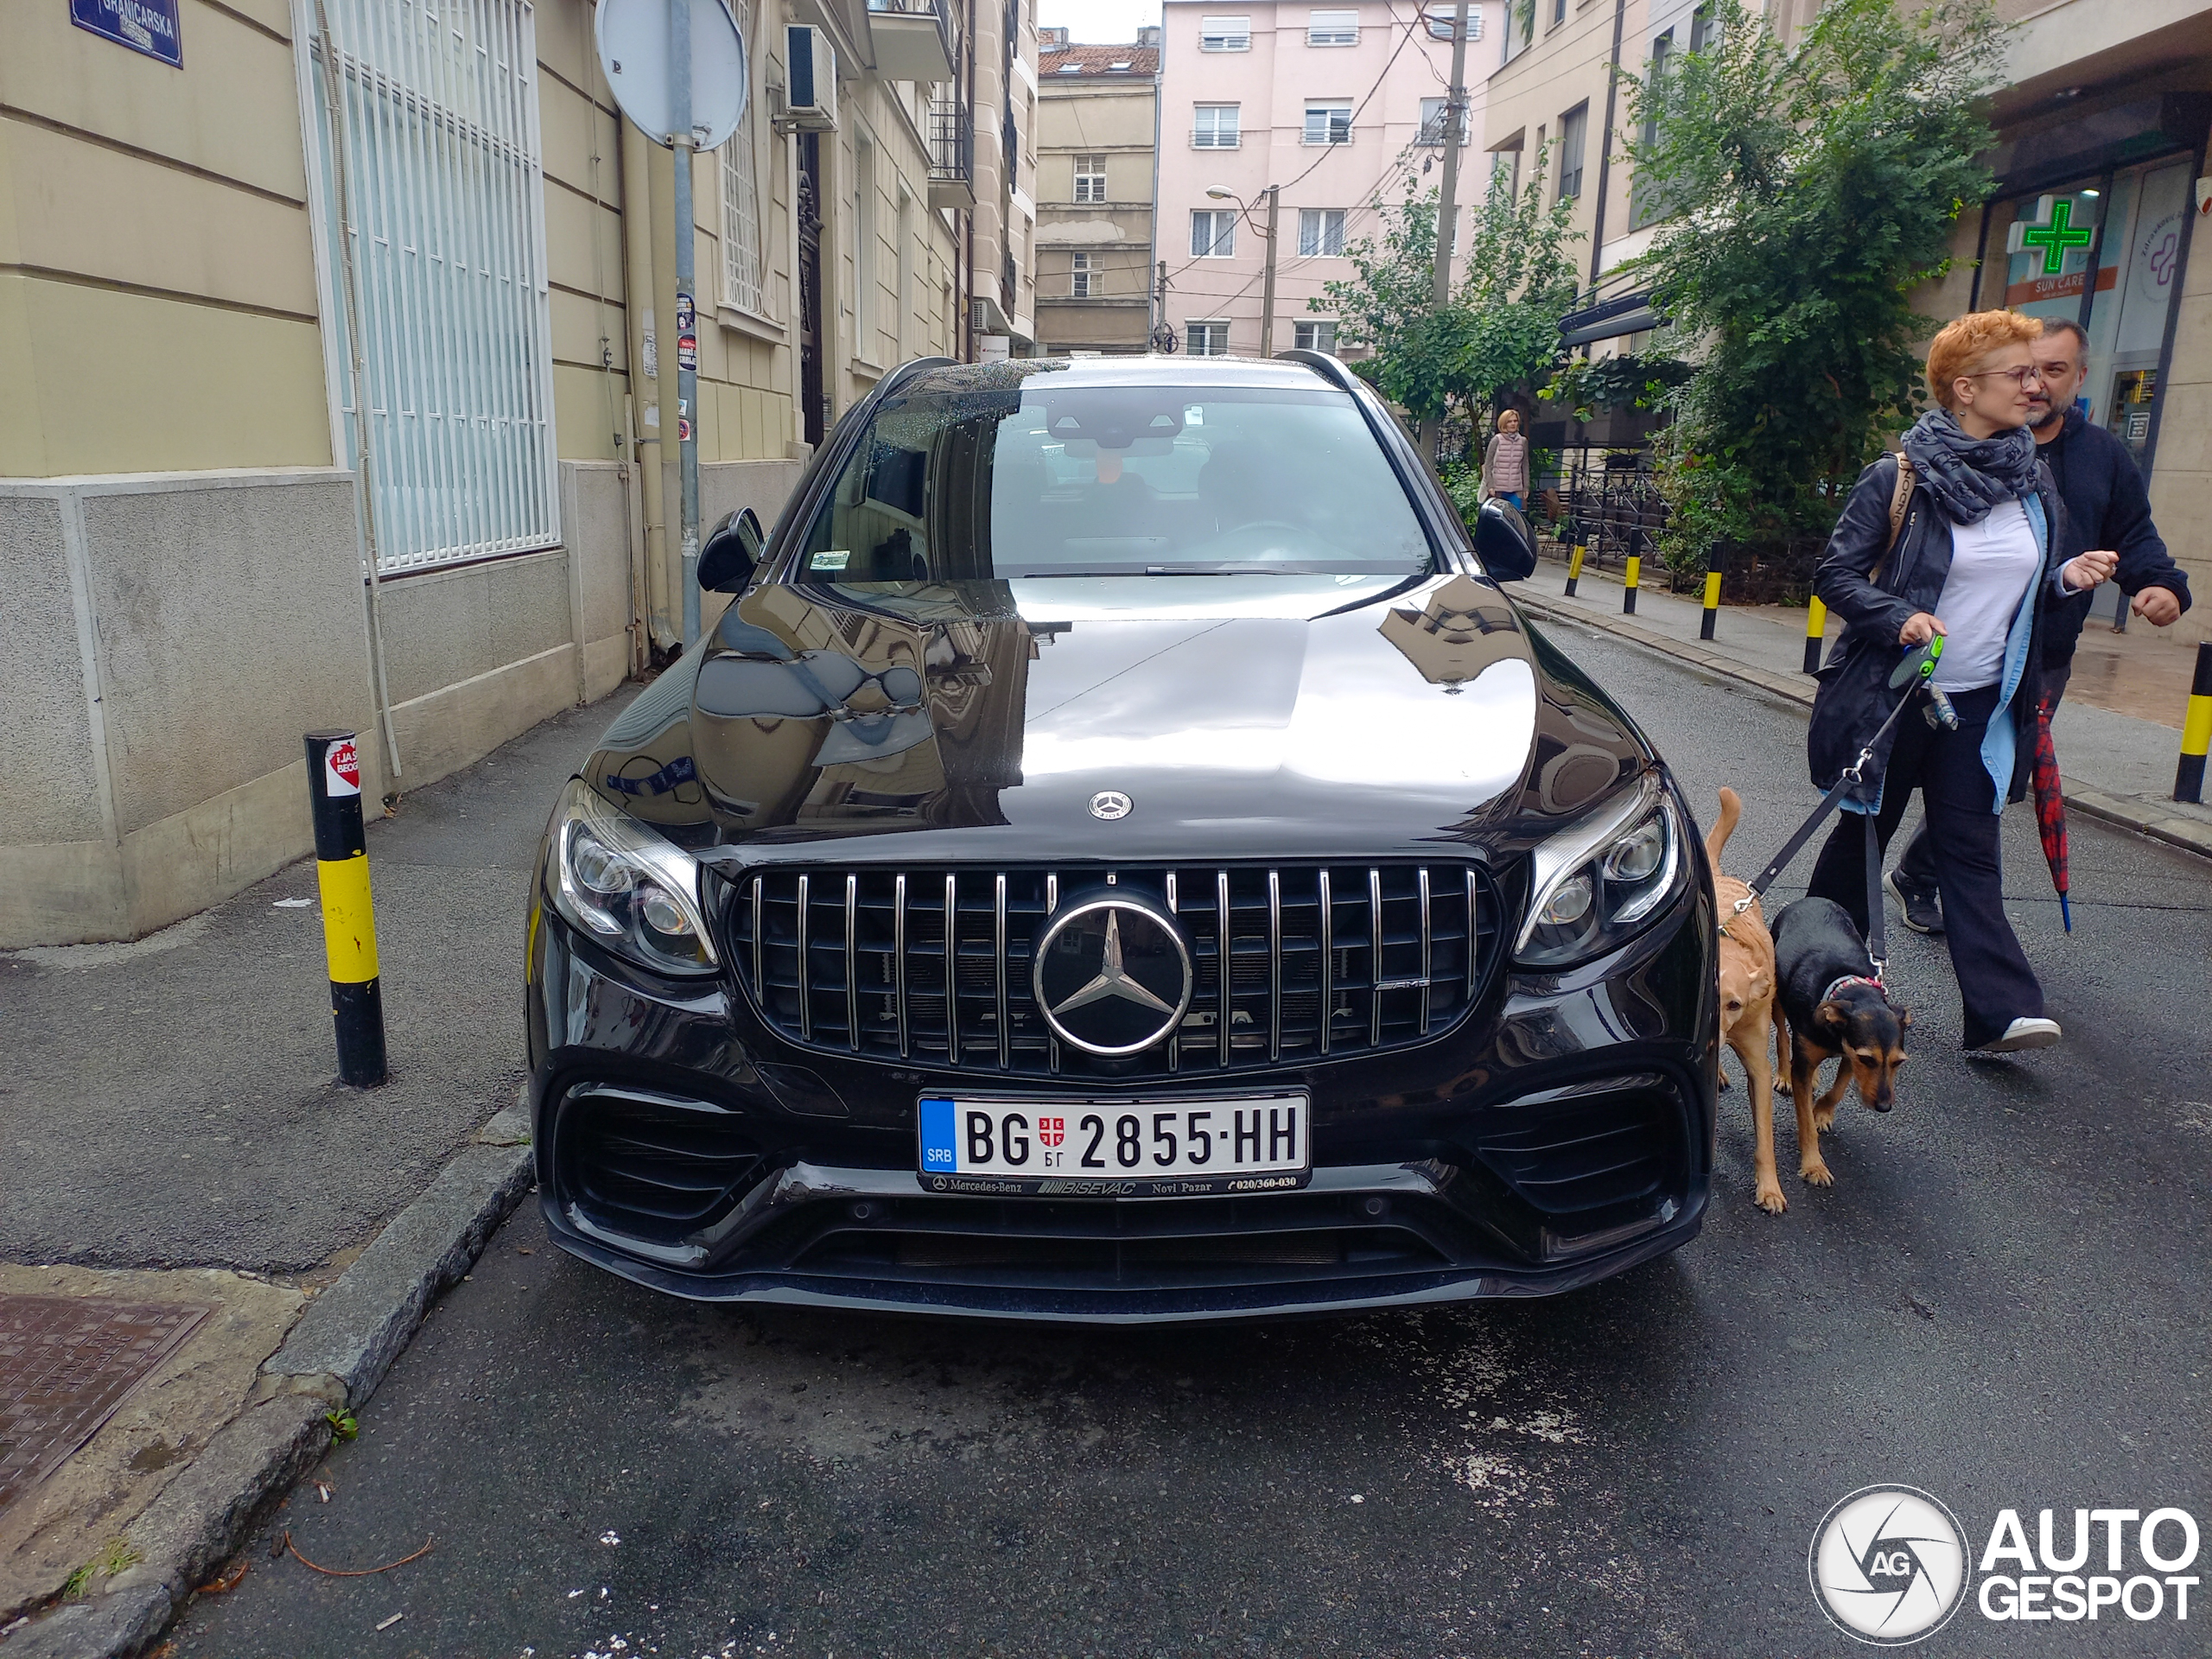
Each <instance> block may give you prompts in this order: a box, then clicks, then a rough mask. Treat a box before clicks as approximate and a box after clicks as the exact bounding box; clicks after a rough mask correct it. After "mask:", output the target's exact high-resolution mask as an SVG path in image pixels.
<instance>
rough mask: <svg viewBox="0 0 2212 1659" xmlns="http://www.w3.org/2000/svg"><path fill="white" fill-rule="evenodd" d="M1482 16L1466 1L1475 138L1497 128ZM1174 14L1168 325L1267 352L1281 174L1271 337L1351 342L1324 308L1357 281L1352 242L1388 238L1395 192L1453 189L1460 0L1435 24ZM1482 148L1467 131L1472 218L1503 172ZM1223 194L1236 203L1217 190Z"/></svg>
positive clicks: (1324, 16) (1166, 88) (1278, 11)
mask: <svg viewBox="0 0 2212 1659" xmlns="http://www.w3.org/2000/svg"><path fill="white" fill-rule="evenodd" d="M1483 10H1484V8H1483V7H1482V6H1479V5H1470V6H1469V7H1468V9H1467V11H1468V28H1469V32H1470V35H1471V36H1472V39H1471V41H1470V44H1469V46H1468V48H1467V67H1466V77H1467V79H1468V80H1469V81H1470V82H1471V85H1470V86H1469V87H1468V92H1467V98H1468V105H1469V107H1468V112H1467V115H1466V118H1465V121H1464V122H1463V123H1462V129H1461V130H1462V133H1463V135H1465V134H1472V135H1477V136H1479V135H1480V133H1481V132H1482V130H1483V105H1482V98H1483V73H1484V69H1486V68H1487V67H1488V66H1489V63H1490V58H1491V56H1494V55H1495V53H1494V49H1493V48H1488V47H1486V45H1485V44H1484V36H1485V31H1484V29H1483V16H1482V14H1483ZM1162 11H1163V17H1162V22H1163V24H1164V26H1165V30H1166V35H1165V40H1164V42H1163V55H1162V59H1161V68H1160V183H1159V193H1158V196H1157V204H1158V205H1157V210H1156V211H1157V213H1158V220H1157V224H1158V232H1157V235H1158V252H1157V261H1158V263H1157V264H1155V266H1154V282H1155V284H1157V283H1158V282H1159V280H1160V274H1161V272H1162V270H1164V271H1165V275H1166V292H1165V295H1164V296H1163V297H1162V298H1161V300H1160V316H1161V318H1162V320H1163V321H1166V324H1167V325H1168V327H1171V328H1173V330H1174V332H1175V335H1176V340H1177V348H1178V349H1179V350H1181V351H1185V352H1190V353H1194V354H1196V355H1198V356H1221V355H1225V354H1232V353H1233V354H1237V355H1250V354H1255V353H1257V352H1258V351H1259V349H1260V332H1261V328H1260V325H1261V312H1262V303H1261V296H1262V291H1263V287H1264V283H1263V277H1264V268H1265V265H1266V263H1267V252H1268V242H1267V237H1266V234H1265V232H1266V229H1267V197H1266V191H1267V189H1268V186H1270V185H1279V186H1281V206H1280V211H1279V214H1278V218H1277V225H1278V230H1277V237H1278V239H1279V241H1280V244H1281V246H1280V248H1279V250H1278V252H1277V257H1276V272H1275V304H1274V341H1273V347H1274V350H1276V351H1279V352H1280V351H1284V350H1287V349H1288V348H1290V347H1291V346H1312V347H1315V348H1318V349H1320V350H1323V351H1334V350H1336V349H1337V342H1336V337H1335V334H1336V331H1335V322H1334V318H1333V314H1332V313H1331V312H1329V311H1327V310H1323V311H1319V312H1317V311H1314V310H1312V309H1310V308H1308V303H1307V302H1308V301H1309V300H1312V299H1316V298H1321V297H1323V296H1322V289H1323V285H1324V284H1325V283H1329V282H1331V281H1337V280H1344V279H1348V278H1350V277H1351V276H1352V275H1353V270H1352V264H1351V261H1350V260H1349V259H1347V258H1345V257H1344V249H1345V248H1346V247H1347V246H1349V245H1352V244H1355V243H1357V242H1358V241H1360V240H1361V239H1362V238H1369V237H1375V236H1377V235H1378V234H1379V232H1380V228H1381V220H1380V218H1379V215H1378V213H1377V210H1376V202H1377V199H1378V196H1379V197H1380V198H1381V200H1383V201H1386V202H1395V201H1399V200H1403V199H1404V198H1405V197H1406V195H1407V194H1408V193H1409V192H1427V191H1428V190H1433V189H1435V188H1438V187H1439V186H1440V184H1441V182H1442V180H1443V174H1444V168H1443V162H1444V149H1443V140H1444V137H1445V136H1446V135H1445V133H1444V120H1443V110H1444V106H1445V101H1446V97H1447V94H1448V92H1449V90H1450V78H1451V68H1452V42H1451V39H1450V32H1451V23H1450V19H1451V16H1452V11H1451V8H1450V7H1449V6H1448V5H1445V4H1442V3H1440V0H1428V14H1427V15H1428V16H1433V17H1434V18H1435V19H1436V20H1437V22H1436V23H1435V24H1434V25H1433V27H1432V26H1431V25H1430V24H1428V23H1427V22H1425V20H1424V15H1423V13H1422V12H1421V10H1417V9H1416V8H1415V7H1414V5H1412V4H1409V3H1403V0H1368V3H1363V4H1338V5H1334V6H1316V5H1313V4H1306V3H1300V4H1287V3H1254V4H1249V5H1245V4H1238V5H1236V6H1234V7H1231V6H1230V5H1224V4H1223V3H1221V0H1166V3H1165V5H1164V6H1163V8H1162ZM1439 36H1441V37H1442V38H1438V37H1439ZM1480 159H1481V151H1480V149H1479V148H1478V146H1475V145H1471V144H1468V143H1465V140H1464V137H1463V141H1462V145H1461V148H1460V150H1459V191H1458V195H1459V202H1460V204H1461V208H1462V212H1463V213H1464V211H1465V204H1466V203H1468V202H1469V201H1471V200H1477V199H1478V194H1479V192H1480V191H1481V190H1482V189H1483V188H1484V185H1485V184H1486V182H1487V176H1488V175H1487V170H1486V169H1485V168H1482V167H1480V166H1478V162H1479V161H1480ZM1209 188H1220V189H1222V190H1224V191H1227V192H1228V193H1229V194H1230V199H1227V200H1224V199H1219V198H1214V197H1210V196H1209V195H1208V194H1207V191H1208V190H1209ZM1455 275H1456V273H1455ZM1155 291H1157V290H1155Z"/></svg>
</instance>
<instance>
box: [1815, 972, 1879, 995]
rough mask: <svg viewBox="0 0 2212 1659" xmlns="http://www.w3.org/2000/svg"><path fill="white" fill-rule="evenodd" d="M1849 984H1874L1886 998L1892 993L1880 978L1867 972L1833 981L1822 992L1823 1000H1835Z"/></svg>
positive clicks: (1848, 975)
mask: <svg viewBox="0 0 2212 1659" xmlns="http://www.w3.org/2000/svg"><path fill="white" fill-rule="evenodd" d="M1847 985H1872V987H1873V988H1875V989H1876V990H1878V991H1879V992H1881V993H1882V995H1883V996H1884V997H1885V998H1886V997H1887V996H1888V995H1889V994H1890V993H1889V988H1887V987H1886V986H1885V985H1884V984H1883V983H1882V982H1881V981H1880V980H1878V979H1870V978H1869V977H1867V976H1866V975H1865V974H1846V975H1844V976H1842V977H1841V978H1840V979H1837V980H1835V981H1834V982H1831V983H1830V984H1829V986H1828V988H1827V989H1826V990H1825V991H1822V992H1821V1001H1823V1002H1827V1001H1833V1000H1834V996H1835V994H1836V993H1837V992H1838V991H1840V990H1841V989H1842V988H1844V987H1845V986H1847Z"/></svg>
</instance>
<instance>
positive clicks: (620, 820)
mask: <svg viewBox="0 0 2212 1659" xmlns="http://www.w3.org/2000/svg"><path fill="white" fill-rule="evenodd" d="M547 863H548V864H549V866H550V868H548V869H547V871H546V873H545V877H546V880H545V885H546V886H547V887H548V888H549V889H550V891H551V893H552V895H553V904H554V907H555V908H556V909H557V910H558V911H559V912H561V914H562V915H563V916H565V917H567V918H569V921H571V922H573V923H574V924H575V925H576V926H578V927H580V928H582V930H583V931H585V932H586V933H587V934H588V935H589V936H590V937H591V938H594V939H596V940H597V941H598V942H599V943H600V944H603V945H605V946H606V947H607V949H608V950H612V951H613V952H614V953H615V954H616V955H618V956H622V957H628V958H629V959H630V960H631V961H632V962H635V963H639V964H641V965H642V966H644V967H647V968H651V969H653V970H654V971H655V972H657V973H663V974H705V973H712V972H713V971H714V970H715V963H716V961H717V958H716V957H715V944H714V940H713V938H711V937H710V936H709V934H708V932H707V920H706V916H705V914H704V912H702V911H701V909H700V908H699V866H698V862H697V861H696V860H695V859H694V858H693V857H692V856H691V855H690V854H689V853H687V852H685V851H684V850H683V849H682V848H681V847H678V846H677V845H676V844H675V843H674V842H671V841H669V840H667V839H666V838H664V837H663V836H658V835H655V834H654V833H653V832H652V830H651V829H647V828H645V826H644V825H643V824H640V823H637V822H635V821H634V820H632V819H631V818H628V817H625V816H624V815H623V814H622V813H620V812H619V811H617V810H615V809H614V808H613V807H611V806H609V805H608V804H607V803H606V802H605V801H603V800H601V798H599V796H598V795H596V794H594V792H593V791H592V790H591V788H590V786H589V785H587V784H585V783H584V782H583V780H582V779H575V780H573V781H571V782H570V784H569V787H568V789H567V791H566V792H564V793H563V795H562V797H561V804H560V805H559V807H557V808H556V810H555V811H554V814H553V833H552V836H551V837H550V848H549V850H548V854H547Z"/></svg>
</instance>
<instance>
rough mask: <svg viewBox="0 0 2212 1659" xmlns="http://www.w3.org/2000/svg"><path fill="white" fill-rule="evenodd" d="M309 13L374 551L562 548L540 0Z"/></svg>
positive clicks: (347, 391)
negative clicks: (355, 329) (362, 422)
mask: <svg viewBox="0 0 2212 1659" xmlns="http://www.w3.org/2000/svg"><path fill="white" fill-rule="evenodd" d="M310 16H311V17H313V18H315V19H316V20H317V27H316V29H315V32H314V35H313V36H312V40H311V44H310V46H309V53H310V57H309V75H310V79H311V80H312V83H313V91H314V95H315V121H314V122H313V124H312V130H313V132H314V143H315V147H316V149H317V152H318V153H317V155H316V156H315V162H314V164H315V167H316V168H317V172H318V176H319V181H320V184H321V192H320V194H321V207H322V208H323V211H324V213H325V214H326V219H325V223H326V226H327V229H328V232H329V235H330V238H331V241H332V246H333V250H334V252H333V257H332V259H331V261H330V262H329V263H330V264H331V265H332V266H333V267H334V269H333V270H330V271H329V272H328V273H327V277H326V287H327V292H326V293H325V295H324V296H323V314H324V315H325V317H326V318H327V319H328V320H329V321H328V327H329V329H330V332H331V335H332V344H333V347H334V349H332V350H331V352H330V353H329V359H330V362H331V365H332V368H333V371H334V373H333V380H334V385H335V386H336V388H337V393H338V404H339V408H340V412H341V415H342V417H343V421H344V424H345V428H346V431H345V434H344V436H345V439H346V442H345V453H346V454H348V455H352V454H355V453H356V449H355V445H354V440H355V432H354V429H353V423H354V422H355V420H356V419H357V418H358V408H359V405H361V404H365V405H366V408H367V410H368V416H369V421H370V428H369V437H370V448H371V463H372V464H371V483H372V496H371V501H370V510H371V512H372V514H373V522H374V524H375V527H376V545H377V563H378V568H379V569H385V570H407V569H422V568H423V567H425V566H429V565H435V564H444V563H452V562H454V561H456V560H461V559H474V558H484V557H486V556H492V555H495V554H502V553H517V552H523V551H526V550H531V549H535V548H542V547H551V546H556V545H557V544H558V543H559V542H560V539H561V529H560V493H559V483H558V476H557V472H556V462H555V454H554V447H553V438H554V434H553V390H552V372H553V353H552V336H551V320H550V310H549V302H548V297H547V290H546V277H545V216H544V215H545V207H544V179H543V166H542V156H541V151H540V148H539V143H538V122H537V83H536V79H535V77H536V73H537V30H536V22H535V18H534V15H533V11H532V8H531V5H530V4H529V3H528V0H321V3H319V4H317V5H316V6H315V7H314V8H313V10H311V12H310ZM325 17H327V29H328V30H329V35H330V46H331V48H332V49H331V51H330V53H329V54H328V57H329V60H328V61H326V54H325V49H324V41H323V39H322V33H321V30H322V28H323V27H324V25H323V24H322V23H321V22H320V20H321V19H322V18H325ZM333 68H334V70H335V75H334V79H335V80H336V84H337V97H336V99H335V102H336V104H337V105H338V111H339V121H338V124H337V130H333V124H332V118H331V105H332V102H333V99H332V98H331V80H332V79H333V75H332V70H333ZM340 145H342V155H340V154H338V153H336V152H337V150H338V149H339V147H340ZM341 163H342V165H341ZM340 178H342V179H343V180H344V186H345V188H344V200H339V194H340V193H339V190H338V188H337V186H338V181H339V180H340ZM348 259H350V261H351V263H352V266H353V292H354V294H355V295H357V296H358V297H359V305H360V314H361V315H360V317H359V340H360V350H361V354H362V358H363V360H364V367H365V379H366V385H365V396H363V397H357V396H356V389H355V387H354V385H353V362H352V354H351V352H350V351H349V350H347V349H346V346H345V345H344V344H343V343H342V342H345V341H346V340H349V338H350V334H351V331H349V330H348V329H347V328H346V314H345V307H346V283H345V282H344V281H343V280H342V278H341V274H340V270H337V269H336V267H337V266H339V265H340V264H341V263H342V262H344V261H346V260H348Z"/></svg>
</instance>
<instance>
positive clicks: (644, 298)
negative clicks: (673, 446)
mask: <svg viewBox="0 0 2212 1659" xmlns="http://www.w3.org/2000/svg"><path fill="white" fill-rule="evenodd" d="M651 155H652V140H651V139H649V138H647V137H645V134H644V133H642V132H640V131H639V130H638V129H637V127H636V125H635V124H633V123H632V121H631V120H630V118H628V117H627V116H625V117H623V118H622V261H623V286H624V288H625V289H626V294H625V298H626V301H627V304H626V306H625V308H624V309H625V312H626V315H627V317H628V321H629V327H630V365H631V372H630V390H631V399H632V408H633V410H635V412H636V414H637V416H638V420H639V423H640V424H638V425H637V426H636V428H635V430H636V434H637V443H636V446H635V448H636V454H637V467H638V483H639V493H641V494H642V495H643V496H644V497H645V613H646V627H647V629H648V631H649V633H650V635H651V639H650V645H651V646H652V647H658V648H661V649H665V648H666V647H668V646H670V645H674V644H675V643H676V642H677V632H676V628H675V626H674V624H673V623H672V622H671V620H670V611H669V592H668V560H667V554H668V515H667V510H666V506H665V502H664V480H663V479H662V477H661V445H660V427H659V424H658V416H659V414H660V404H661V398H660V382H659V380H658V378H656V377H655V375H654V372H653V371H654V369H655V368H656V366H657V365H656V362H655V357H656V352H657V346H656V345H654V344H648V340H651V339H652V337H653V336H654V335H657V334H658V328H657V327H656V321H655V315H654V311H655V308H654V304H653V298H654V295H655V293H656V291H657V290H656V287H655V283H654V270H653V234H652V224H653V215H652V172H651V171H650V168H649V159H650V156H651Z"/></svg>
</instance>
